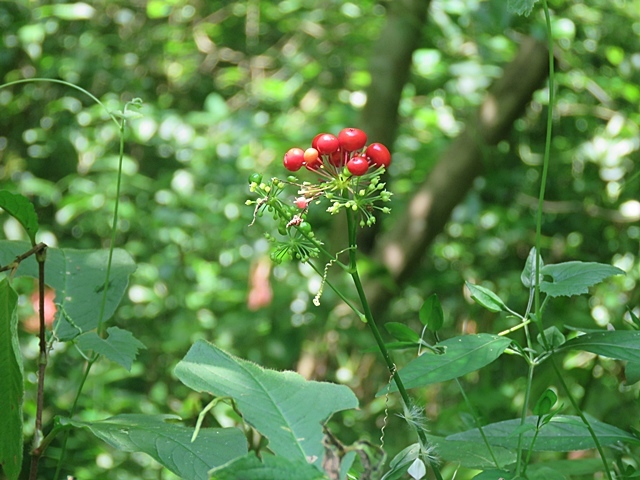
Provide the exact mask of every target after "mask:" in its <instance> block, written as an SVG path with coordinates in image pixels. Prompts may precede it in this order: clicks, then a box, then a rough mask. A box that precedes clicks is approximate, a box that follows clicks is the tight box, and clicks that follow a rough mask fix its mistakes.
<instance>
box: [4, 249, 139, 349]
mask: <svg viewBox="0 0 640 480" xmlns="http://www.w3.org/2000/svg"><path fill="white" fill-rule="evenodd" d="M29 248H31V247H30V246H29V244H28V243H26V242H14V241H9V240H0V265H6V264H8V263H9V262H12V261H13V260H14V259H15V257H16V256H17V255H20V254H21V253H24V252H25V251H27V250H29ZM108 257H109V251H108V250H73V249H58V248H48V249H47V260H46V262H45V281H46V284H47V285H49V286H50V287H51V288H53V289H54V290H55V291H56V298H55V302H56V305H57V306H58V312H57V314H56V322H55V326H54V328H55V329H57V336H58V338H59V339H60V340H62V341H68V340H71V339H73V338H75V337H77V336H78V335H80V334H81V333H84V332H88V331H91V330H93V329H95V328H96V327H97V326H98V313H99V310H100V304H101V303H102V295H103V290H104V280H105V272H106V269H107V259H108ZM135 269H136V265H135V263H133V260H132V259H131V256H130V255H129V254H128V253H127V252H126V251H125V250H121V249H118V248H116V249H115V250H114V251H113V263H112V265H111V280H110V282H109V287H108V290H107V302H106V305H105V311H104V321H106V320H108V319H109V318H110V317H111V316H112V315H113V312H114V311H115V309H116V307H117V306H118V304H119V303H120V300H121V299H122V296H123V295H124V292H125V289H126V287H127V283H128V281H129V275H131V274H132V273H133V272H134V271H135ZM16 275H28V276H31V277H35V278H37V277H38V264H37V262H36V261H35V259H34V258H33V257H29V258H28V259H26V260H25V261H23V262H21V263H20V267H19V268H18V270H17V271H16Z"/></svg>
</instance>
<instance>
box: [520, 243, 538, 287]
mask: <svg viewBox="0 0 640 480" xmlns="http://www.w3.org/2000/svg"><path fill="white" fill-rule="evenodd" d="M538 256H539V255H538ZM542 267H544V262H543V261H542V258H540V269H542ZM535 269H536V247H533V248H532V249H531V250H529V256H528V257H527V261H526V262H525V264H524V269H523V270H522V273H521V274H520V280H521V281H522V284H523V285H524V286H525V287H527V288H532V287H534V286H535V280H536V277H535V274H534V271H535ZM538 280H540V278H539V276H538Z"/></svg>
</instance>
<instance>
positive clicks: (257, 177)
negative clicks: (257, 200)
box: [249, 173, 262, 184]
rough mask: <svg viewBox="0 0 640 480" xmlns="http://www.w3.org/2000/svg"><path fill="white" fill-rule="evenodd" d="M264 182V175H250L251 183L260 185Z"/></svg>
mask: <svg viewBox="0 0 640 480" xmlns="http://www.w3.org/2000/svg"><path fill="white" fill-rule="evenodd" d="M260 182H262V175H260V174H259V173H252V174H251V175H249V183H257V184H260Z"/></svg>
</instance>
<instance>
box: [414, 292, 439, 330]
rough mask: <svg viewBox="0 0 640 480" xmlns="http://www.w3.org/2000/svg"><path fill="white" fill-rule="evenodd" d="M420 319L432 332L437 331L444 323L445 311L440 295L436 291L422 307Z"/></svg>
mask: <svg viewBox="0 0 640 480" xmlns="http://www.w3.org/2000/svg"><path fill="white" fill-rule="evenodd" d="M420 321H421V322H422V324H423V325H425V326H426V327H427V328H428V329H429V330H431V331H432V332H437V331H438V330H440V329H441V328H442V325H443V324H444V311H443V310H442V305H440V300H438V296H437V295H436V294H435V293H434V294H433V295H431V296H430V297H429V298H427V299H426V300H425V302H424V303H423V304H422V307H421V308H420Z"/></svg>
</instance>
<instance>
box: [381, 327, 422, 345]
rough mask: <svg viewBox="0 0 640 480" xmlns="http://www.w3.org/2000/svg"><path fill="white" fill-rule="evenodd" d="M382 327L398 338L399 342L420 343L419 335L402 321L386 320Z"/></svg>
mask: <svg viewBox="0 0 640 480" xmlns="http://www.w3.org/2000/svg"><path fill="white" fill-rule="evenodd" d="M384 328H385V329H386V330H387V332H389V334H390V335H391V336H392V337H393V338H395V339H396V340H399V341H401V342H413V343H420V335H418V334H417V333H416V332H414V331H413V330H411V329H410V328H409V327H407V326H406V325H405V324H403V323H399V322H387V323H385V324H384Z"/></svg>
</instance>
